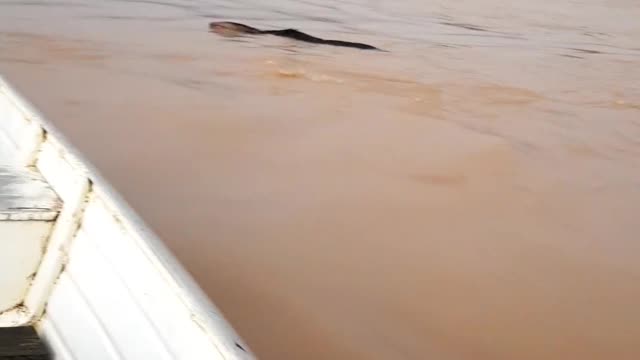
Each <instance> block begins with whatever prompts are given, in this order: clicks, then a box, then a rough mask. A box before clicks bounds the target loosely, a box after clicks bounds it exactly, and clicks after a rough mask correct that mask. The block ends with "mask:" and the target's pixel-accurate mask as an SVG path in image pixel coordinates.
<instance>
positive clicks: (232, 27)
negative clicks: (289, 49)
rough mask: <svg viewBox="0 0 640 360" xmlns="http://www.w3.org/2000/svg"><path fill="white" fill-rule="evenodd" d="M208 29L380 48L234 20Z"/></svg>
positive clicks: (212, 24)
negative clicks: (255, 25) (257, 26)
mask: <svg viewBox="0 0 640 360" xmlns="http://www.w3.org/2000/svg"><path fill="white" fill-rule="evenodd" d="M209 31H211V32H215V33H217V34H220V35H223V36H238V35H241V34H250V35H275V36H282V37H286V38H289V39H294V40H300V41H304V42H308V43H313V44H325V45H333V46H344V47H350V48H355V49H363V50H380V49H378V48H377V47H375V46H371V45H367V44H362V43H357V42H350V41H341V40H325V39H320V38H317V37H315V36H311V35H309V34H305V33H303V32H302V31H298V30H296V29H284V30H260V29H256V28H254V27H251V26H247V25H244V24H240V23H236V22H230V21H219V22H212V23H210V24H209Z"/></svg>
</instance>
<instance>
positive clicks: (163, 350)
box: [0, 77, 254, 360]
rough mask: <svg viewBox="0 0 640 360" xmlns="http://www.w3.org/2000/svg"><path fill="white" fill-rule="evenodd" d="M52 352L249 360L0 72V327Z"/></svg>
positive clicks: (152, 238) (216, 315)
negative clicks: (37, 339) (34, 336)
mask: <svg viewBox="0 0 640 360" xmlns="http://www.w3.org/2000/svg"><path fill="white" fill-rule="evenodd" d="M25 324H33V325H34V326H35V327H36V328H37V329H38V332H39V333H40V334H41V336H42V337H43V339H44V340H45V341H46V343H47V344H48V346H49V347H50V348H51V349H52V351H53V352H54V354H55V358H56V359H64V360H67V359H97V360H100V359H136V360H139V359H253V358H254V355H253V354H252V353H251V352H250V350H249V348H248V346H247V345H246V344H245V343H243V341H242V339H241V338H240V337H239V336H238V334H236V332H235V331H234V329H233V328H232V327H231V326H230V325H229V323H228V322H227V321H226V319H225V318H224V317H223V315H222V314H221V313H220V311H219V310H218V309H217V308H216V307H215V305H213V304H212V303H211V302H210V300H209V299H208V298H207V297H206V295H205V294H204V293H203V292H202V290H201V289H200V288H199V286H198V285H197V284H196V283H195V282H194V281H193V279H192V278H191V277H190V275H189V274H188V273H187V272H186V271H185V270H184V269H183V267H182V266H181V265H180V264H179V262H178V261H177V260H176V259H175V257H174V256H173V255H172V254H171V253H170V252H169V251H168V250H167V248H166V247H165V246H164V244H163V243H162V242H161V241H160V240H159V239H158V237H157V236H156V235H155V234H154V233H153V232H152V231H151V230H150V229H149V228H148V227H147V226H146V225H145V224H144V223H143V222H142V220H141V219H140V218H139V217H138V216H137V215H136V214H135V213H134V211H132V210H131V209H130V208H129V206H128V205H127V204H126V203H125V201H124V200H123V199H122V198H121V197H120V196H119V195H118V194H117V193H116V192H115V191H114V190H113V189H112V188H111V186H110V185H109V184H108V183H107V182H106V181H105V180H104V179H103V178H102V177H101V176H100V175H99V172H98V171H97V170H96V169H95V168H93V167H92V166H91V164H90V163H89V162H88V161H87V160H86V159H84V158H83V157H82V155H81V154H79V153H78V151H77V150H75V149H74V148H73V147H72V146H71V145H70V144H69V143H68V142H67V141H66V140H65V138H64V137H63V136H62V135H61V134H60V133H59V132H58V131H57V130H56V129H55V127H54V126H53V125H52V124H51V123H50V122H48V121H47V120H45V118H44V117H43V116H42V114H40V113H39V112H38V111H37V110H36V109H34V107H33V106H31V105H30V104H29V103H28V102H27V101H26V100H25V99H24V98H22V97H21V96H20V95H19V94H18V92H17V91H16V90H15V89H14V88H12V87H11V86H10V85H9V84H8V82H7V81H6V80H4V79H3V78H2V77H0V326H19V325H25Z"/></svg>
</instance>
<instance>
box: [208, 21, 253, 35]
mask: <svg viewBox="0 0 640 360" xmlns="http://www.w3.org/2000/svg"><path fill="white" fill-rule="evenodd" d="M209 31H211V32H214V33H217V34H220V35H223V36H238V35H242V34H260V33H261V31H260V30H259V29H256V28H253V27H251V26H247V25H243V24H239V23H235V22H230V21H214V22H212V23H209Z"/></svg>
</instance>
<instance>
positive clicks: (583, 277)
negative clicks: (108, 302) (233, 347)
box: [0, 0, 640, 360]
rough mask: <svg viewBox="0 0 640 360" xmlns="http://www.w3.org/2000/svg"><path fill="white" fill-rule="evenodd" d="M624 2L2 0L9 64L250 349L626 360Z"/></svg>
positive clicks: (0, 47)
mask: <svg viewBox="0 0 640 360" xmlns="http://www.w3.org/2000/svg"><path fill="white" fill-rule="evenodd" d="M637 19H640V6H638V4H637V2H636V1H633V0H611V1H599V0H579V1H568V0H567V1H548V0H545V1H538V2H531V1H524V0H516V1H503V0H482V1H459V2H455V3H452V2H449V1H444V0H437V1H434V2H430V3H425V2H423V1H417V0H404V1H401V2H383V1H374V0H370V1H365V0H351V1H335V0H334V1H316V0H304V1H303V0H278V1H273V2H263V1H255V0H253V1H251V0H241V1H240V0H237V1H223V0H214V1H200V0H191V1H187V0H181V1H178V0H165V1H116V0H108V1H96V0H94V1H84V0H83V1H81V0H66V1H35V0H33V1H31V0H30V1H2V2H0V73H2V74H3V75H4V76H6V77H7V78H8V79H9V80H10V81H11V82H13V83H14V84H16V85H17V87H18V88H19V90H20V91H22V92H23V93H25V94H26V95H27V97H28V98H29V99H30V100H32V101H33V102H34V103H35V104H36V106H38V107H39V108H40V109H41V110H43V112H44V113H45V114H46V115H48V116H49V117H50V118H51V119H52V120H53V121H54V122H55V123H56V124H57V125H58V127H59V128H61V130H63V132H64V133H65V134H66V135H67V136H68V137H69V139H70V140H71V141H72V142H73V143H74V144H75V145H76V146H77V147H79V148H80V149H81V150H82V151H83V152H84V153H85V154H86V155H87V157H88V158H90V159H91V161H92V162H93V163H94V164H95V165H96V166H97V167H98V168H99V169H101V171H102V172H103V173H104V175H106V177H107V178H108V179H109V180H110V181H111V182H112V183H113V185H114V186H115V187H116V188H117V189H118V190H119V191H120V192H121V193H122V194H123V195H124V197H125V198H126V199H127V200H128V201H129V202H130V203H131V205H132V206H133V207H134V208H135V209H136V210H137V211H138V212H139V213H140V214H141V215H142V217H143V218H144V219H145V220H146V221H147V222H148V223H149V224H150V225H151V226H152V227H153V228H154V230H155V231H156V232H157V233H158V234H159V235H160V236H161V237H162V239H163V240H164V241H165V242H166V243H167V244H168V246H169V247H170V248H171V249H172V250H173V251H174V252H175V254H176V255H177V256H178V258H179V259H180V260H181V261H182V262H183V263H184V264H185V266H186V267H187V269H188V270H189V271H190V272H191V273H192V274H193V275H194V277H195V278H196V279H197V281H198V282H199V283H200V284H201V285H202V287H203V288H204V289H205V290H206V292H207V293H208V294H209V295H210V297H211V298H212V299H213V301H214V302H215V303H216V304H217V305H218V306H219V307H220V308H221V309H222V310H223V311H224V313H225V315H226V316H227V317H228V319H229V320H230V321H231V323H232V324H233V325H234V327H235V328H236V329H237V330H238V332H239V333H240V334H241V335H242V336H243V337H244V338H245V339H246V340H247V342H248V343H249V345H250V346H251V347H252V349H253V350H254V351H255V352H256V353H257V354H258V356H259V357H260V358H262V359H443V360H449V359H451V360H458V359H464V360H467V359H473V360H494V359H520V360H527V359H532V360H533V359H535V360H540V359H545V360H555V359H557V360H566V359H581V360H588V359H638V358H640V311H638V304H639V303H640V261H639V259H640V241H639V230H640V221H639V220H638V214H639V213H640V45H639V44H640V41H639V40H640V22H638V20H637ZM215 20H231V21H240V22H244V23H247V24H248V25H251V26H256V27H260V28H285V27H296V28H298V29H300V30H302V31H306V32H309V33H311V34H312V35H315V36H319V37H323V38H331V39H340V40H345V41H357V42H365V43H369V44H372V45H374V46H378V47H381V48H384V49H386V50H389V52H388V53H371V52H363V51H358V50H352V49H343V48H334V47H329V46H318V45H309V44H304V43H299V42H294V41H291V40H286V39H279V38H275V37H268V36H267V37H259V38H238V39H228V38H222V37H218V36H215V35H213V34H209V33H207V23H208V22H209V21H215Z"/></svg>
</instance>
